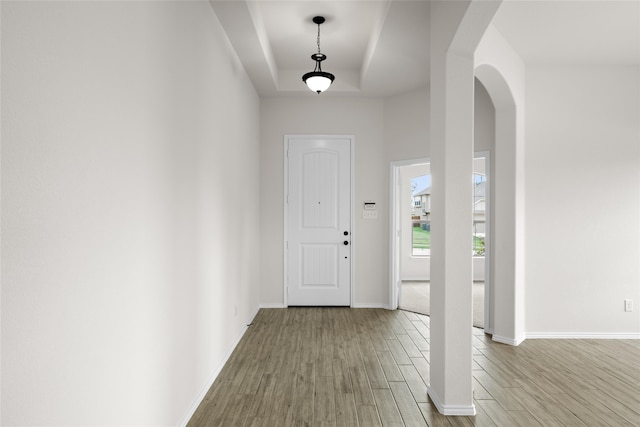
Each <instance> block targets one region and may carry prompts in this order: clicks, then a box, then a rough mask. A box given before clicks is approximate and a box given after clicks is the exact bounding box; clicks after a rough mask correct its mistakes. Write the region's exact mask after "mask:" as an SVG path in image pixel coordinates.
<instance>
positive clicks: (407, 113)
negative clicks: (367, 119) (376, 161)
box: [384, 88, 429, 162]
mask: <svg viewBox="0 0 640 427" xmlns="http://www.w3.org/2000/svg"><path fill="white" fill-rule="evenodd" d="M384 140H385V145H386V151H387V157H388V159H389V161H390V162H391V161H397V160H411V159H421V158H425V157H429V90H428V89H427V88H423V89H418V90H415V91H414V92H410V93H406V94H402V95H397V96H393V97H389V98H386V99H385V100H384Z"/></svg>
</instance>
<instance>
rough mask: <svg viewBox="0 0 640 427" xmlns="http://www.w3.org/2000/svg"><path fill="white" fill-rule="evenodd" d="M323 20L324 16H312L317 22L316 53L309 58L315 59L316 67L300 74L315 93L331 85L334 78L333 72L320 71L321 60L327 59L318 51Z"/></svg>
mask: <svg viewBox="0 0 640 427" xmlns="http://www.w3.org/2000/svg"><path fill="white" fill-rule="evenodd" d="M324 21H325V19H324V16H316V17H314V18H313V22H314V23H316V24H318V53H314V54H313V55H311V59H313V60H314V61H316V67H315V69H314V70H313V71H311V72H310V73H306V74H305V75H304V76H302V81H303V82H305V83H306V85H307V86H308V87H309V89H311V90H312V91H314V92H316V93H320V92H324V91H325V90H327V89H329V86H331V83H333V80H334V79H335V76H334V75H333V74H331V73H327V72H326V71H322V64H321V62H322V61H324V60H325V59H327V55H325V54H324V53H321V52H320V24H322V23H323V22H324Z"/></svg>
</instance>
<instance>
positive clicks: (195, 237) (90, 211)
mask: <svg viewBox="0 0 640 427" xmlns="http://www.w3.org/2000/svg"><path fill="white" fill-rule="evenodd" d="M1 7H2V89H3V93H2V421H1V423H2V425H11V426H20V425H23V426H27V425H29V426H31V425H42V426H46V425H60V426H62V425H64V426H73V425H77V426H86V425H111V426H117V425H153V426H168V425H176V424H178V423H179V422H181V420H182V421H185V418H186V417H187V416H188V415H189V412H190V410H191V409H193V408H192V406H193V405H194V404H195V403H197V399H198V397H199V396H200V393H201V392H202V391H203V390H204V389H205V388H206V387H207V386H208V385H209V382H210V380H211V378H212V375H213V374H215V373H216V371H217V370H218V369H219V368H220V367H221V364H222V362H223V361H224V358H225V357H226V355H227V353H228V352H229V351H230V350H231V349H232V347H233V345H234V341H235V340H236V339H237V338H238V337H239V335H240V334H241V333H242V332H243V331H244V325H245V323H246V321H247V320H248V319H249V318H251V316H252V315H253V313H254V312H255V310H256V309H257V307H258V283H259V280H258V274H257V273H258V252H257V250H258V240H259V233H258V223H257V216H258V214H257V213H255V212H247V209H245V208H246V205H247V204H253V202H251V201H252V200H257V199H258V197H259V194H258V188H259V174H258V170H259V154H258V153H259V149H260V148H259V118H258V117H259V116H258V115H259V99H258V97H257V96H256V93H255V91H254V89H253V87H252V86H251V84H250V82H249V80H248V78H247V76H246V75H245V72H244V71H243V69H242V67H241V66H240V65H239V62H238V60H237V58H236V57H235V55H234V53H233V51H232V50H231V48H230V46H229V44H228V42H227V41H226V38H225V36H224V35H223V33H222V30H221V27H220V25H219V23H218V22H217V20H216V18H215V16H214V14H213V12H212V10H211V8H210V5H209V4H208V3H206V2H178V3H174V2H42V3H40V2H37V3H36V2H20V3H11V2H2V6H1Z"/></svg>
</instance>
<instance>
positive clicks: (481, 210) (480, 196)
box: [473, 173, 487, 256]
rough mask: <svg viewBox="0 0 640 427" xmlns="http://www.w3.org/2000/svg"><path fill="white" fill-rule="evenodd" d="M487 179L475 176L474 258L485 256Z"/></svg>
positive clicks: (479, 175) (480, 175) (483, 176)
mask: <svg viewBox="0 0 640 427" xmlns="http://www.w3.org/2000/svg"><path fill="white" fill-rule="evenodd" d="M486 184H487V177H486V176H485V175H482V174H477V173H475V174H473V256H484V251H485V246H484V243H485V240H484V238H485V218H486V214H487V212H486Z"/></svg>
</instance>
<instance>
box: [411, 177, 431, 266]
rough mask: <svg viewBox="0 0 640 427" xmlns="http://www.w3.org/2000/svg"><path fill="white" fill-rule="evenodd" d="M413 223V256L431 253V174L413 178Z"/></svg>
mask: <svg viewBox="0 0 640 427" xmlns="http://www.w3.org/2000/svg"><path fill="white" fill-rule="evenodd" d="M411 195H412V198H411V199H412V209H411V223H412V226H413V227H412V230H413V232H412V251H411V255H413V256H429V255H430V254H431V218H430V217H431V175H422V176H418V177H415V178H413V179H412V180H411Z"/></svg>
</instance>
